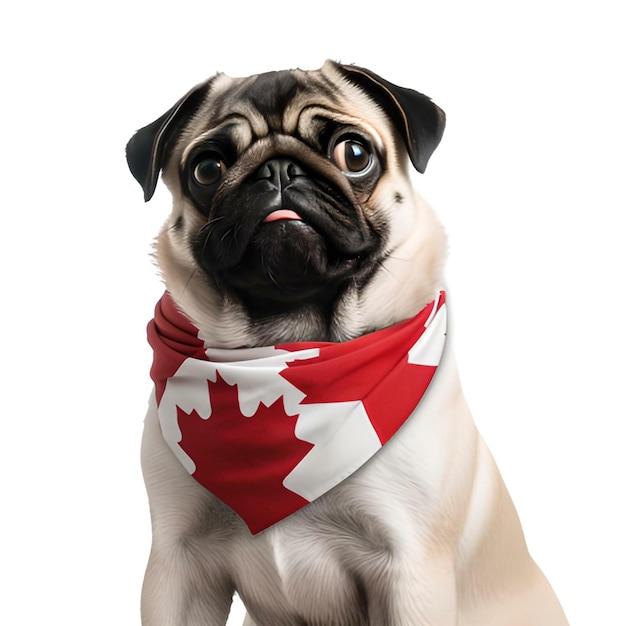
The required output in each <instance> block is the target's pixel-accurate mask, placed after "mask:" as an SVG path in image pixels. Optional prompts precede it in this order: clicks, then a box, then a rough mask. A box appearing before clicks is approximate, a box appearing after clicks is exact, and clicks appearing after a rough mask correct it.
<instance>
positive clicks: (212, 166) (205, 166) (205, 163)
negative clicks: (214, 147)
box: [193, 155, 226, 187]
mask: <svg viewBox="0 0 626 626" xmlns="http://www.w3.org/2000/svg"><path fill="white" fill-rule="evenodd" d="M225 171H226V165H225V164H224V161H222V159H220V158H219V156H217V155H206V156H204V157H202V158H201V159H200V160H199V161H197V163H196V165H195V166H194V168H193V178H194V180H195V181H196V182H197V183H198V184H199V185H202V186H204V187H208V186H210V185H215V184H217V183H218V182H219V181H220V179H221V178H222V174H223V173H224V172H225Z"/></svg>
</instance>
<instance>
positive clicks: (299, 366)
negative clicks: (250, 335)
mask: <svg viewBox="0 0 626 626" xmlns="http://www.w3.org/2000/svg"><path fill="white" fill-rule="evenodd" d="M445 336H446V307H445V294H444V292H443V291H442V292H440V293H439V294H438V295H437V297H436V298H435V299H434V300H433V301H432V302H430V303H429V304H428V305H427V306H426V307H425V308H424V309H423V310H422V311H421V312H420V313H419V314H418V315H416V316H415V317H414V318H412V319H410V320H406V321H404V322H400V323H399V324H395V325H394V326H390V327H388V328H385V329H383V330H379V331H376V332H373V333H370V334H367V335H363V336H362V337H359V338H357V339H353V340H351V341H346V342H343V343H329V342H319V343H309V342H307V343H287V344H280V345H276V346H269V347H262V348H251V349H236V350H223V349H213V348H208V347H206V346H205V345H204V344H203V342H202V340H200V339H199V338H198V329H197V328H195V327H194V326H193V325H192V324H191V322H190V321H189V320H188V319H187V318H186V317H185V316H184V315H183V314H182V313H181V312H180V311H179V310H178V309H177V307H176V305H175V304H174V302H173V300H172V298H171V297H170V295H169V294H168V293H165V295H164V296H163V297H162V298H161V300H160V301H159V302H158V304H157V306H156V310H155V317H154V319H153V320H152V321H151V322H150V323H149V325H148V341H149V343H150V345H151V346H152V348H153V350H154V361H153V364H152V369H151V370H150V375H151V377H152V379H153V380H154V384H155V398H156V410H157V411H158V417H159V421H160V424H161V430H162V432H163V436H164V438H165V440H166V441H167V443H168V444H169V446H170V447H171V449H172V450H173V452H174V454H175V455H176V456H177V457H178V459H179V460H180V462H181V463H182V464H183V466H184V467H185V468H186V469H187V471H188V472H189V473H190V474H191V475H192V476H193V477H194V478H195V479H196V480H197V481H198V482H199V483H200V484H201V485H203V486H204V487H205V488H206V489H208V490H209V491H210V492H211V493H213V494H214V495H215V496H217V497H218V498H220V499H221V500H222V501H223V502H225V503H226V504H227V505H229V506H230V507H231V508H232V509H234V510H235V511H236V512H237V513H238V514H239V516H240V517H241V518H242V519H243V520H244V522H245V523H246V524H247V525H248V528H249V529H250V531H251V532H252V533H253V534H256V533H258V532H260V531H262V530H264V529H266V528H268V527H269V526H271V525H273V524H275V523H276V522H278V521H280V520H281V519H284V518H285V517H287V516H288V515H291V514H292V513H294V512H295V511H297V510H298V509H301V508H302V507H304V506H305V505H307V504H308V503H309V502H312V501H313V500H315V499H316V498H319V497H320V496H321V495H322V494H324V493H325V492H327V491H329V490H330V489H332V488H333V487H334V486H336V485H337V484H339V483H340V482H341V481H342V480H344V479H345V478H347V477H348V476H350V475H351V474H352V473H354V472H355V471H356V470H357V469H359V468H360V467H361V466H362V465H363V464H364V463H365V462H366V461H368V460H369V459H370V458H371V457H372V456H374V454H376V452H377V451H378V450H380V448H381V447H382V446H383V445H384V444H385V443H386V442H387V441H389V439H390V438H391V437H392V436H393V435H394V434H395V433H396V432H397V431H398V429H399V428H400V427H401V426H402V424H404V422H406V420H407V419H409V418H410V417H411V416H412V415H413V414H414V413H415V412H416V410H417V409H416V408H417V406H418V403H419V401H420V400H421V398H422V396H423V395H424V393H425V392H426V389H427V387H428V385H429V383H430V381H431V380H432V378H433V376H434V374H435V370H436V369H437V366H438V364H439V361H440V359H441V355H442V352H443V348H444V344H445ZM150 410H154V406H153V407H152V408H151V409H150Z"/></svg>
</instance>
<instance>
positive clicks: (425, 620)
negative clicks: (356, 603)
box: [367, 555, 457, 626]
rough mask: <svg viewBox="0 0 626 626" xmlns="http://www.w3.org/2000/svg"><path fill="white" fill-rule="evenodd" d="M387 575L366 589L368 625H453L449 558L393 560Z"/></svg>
mask: <svg viewBox="0 0 626 626" xmlns="http://www.w3.org/2000/svg"><path fill="white" fill-rule="evenodd" d="M387 574H388V576H387V579H386V580H385V581H384V582H383V580H381V579H379V580H377V581H376V582H375V583H372V584H370V585H369V589H368V590H367V618H368V621H367V623H368V624H371V625H372V626H456V625H457V609H456V599H457V598H456V585H455V574H454V566H453V560H452V558H446V557H445V556H444V555H440V556H439V557H438V558H436V559H433V560H430V559H429V561H428V563H427V564H425V566H424V567H420V568H417V567H416V566H415V564H411V565H410V564H402V563H396V564H395V565H394V566H392V567H390V568H389V570H388V572H387Z"/></svg>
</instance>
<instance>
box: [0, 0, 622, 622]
mask: <svg viewBox="0 0 626 626" xmlns="http://www.w3.org/2000/svg"><path fill="white" fill-rule="evenodd" d="M12 4H13V5H14V6H13V7H12V8H6V7H5V8H4V9H2V13H3V14H2V16H0V24H1V26H0V29H1V33H0V35H1V36H0V48H1V49H0V53H1V55H0V58H1V59H2V78H1V83H0V84H1V85H2V96H1V98H0V107H1V110H2V134H1V138H2V143H1V150H0V159H1V167H0V172H1V176H2V178H1V187H0V191H1V197H2V228H1V231H0V233H1V234H0V236H1V238H2V244H1V246H0V255H1V257H0V271H1V272H2V289H3V293H2V330H3V332H2V376H1V381H2V382H1V384H2V396H1V397H2V399H3V407H4V410H3V412H2V415H1V416H0V419H1V423H2V431H1V432H2V435H1V437H2V438H1V446H2V447H1V453H0V462H1V463H2V467H1V472H2V473H1V476H2V485H1V489H2V492H1V493H2V509H1V510H2V512H1V517H0V525H1V532H0V541H1V542H2V545H1V546H0V568H1V569H0V576H1V577H2V580H1V581H0V590H1V592H0V593H1V595H2V599H1V600H0V623H2V624H7V625H8V624H10V625H11V626H22V625H28V626H31V625H33V626H34V625H35V624H44V623H45V624H64V625H66V626H79V625H80V626H84V625H85V624H89V625H90V626H98V625H103V626H104V625H106V626H110V625H111V624H119V625H129V626H138V625H139V609H138V606H139V593H140V586H141V579H142V575H143V569H144V566H145V561H146V558H147V552H148V550H149V542H150V528H149V517H148V508H147V501H146V497H145V494H144V490H143V484H142V481H141V475H140V468H139V461H138V449H139V439H140V435H141V427H142V419H143V413H144V409H145V403H146V399H147V396H148V394H149V391H150V381H149V378H148V368H149V364H150V359H151V355H150V353H149V349H148V346H147V344H146V342H145V324H146V322H147V320H148V319H149V318H150V316H151V313H152V308H153V305H154V302H155V301H156V299H157V298H158V296H159V295H160V293H161V285H160V283H159V280H158V278H157V276H156V273H155V271H154V268H153V267H152V265H151V263H150V260H149V251H150V242H151V239H152V237H153V236H154V235H155V234H156V231H157V230H158V228H159V225H160V224H161V223H162V221H163V220H164V218H165V216H166V214H167V212H168V202H169V200H168V196H167V194H166V192H165V191H164V188H163V187H162V186H159V189H158V192H157V194H156V196H155V198H154V199H153V201H152V202H151V203H150V204H148V205H144V203H143V200H142V193H141V189H140V187H139V186H138V185H137V183H136V182H135V181H134V179H133V178H132V177H131V175H130V173H129V172H128V170H127V169H126V164H125V159H124V146H125V144H126V141H127V140H128V139H129V138H130V136H131V134H132V133H133V132H134V131H135V130H136V129H137V128H139V127H141V126H143V125H145V124H147V123H149V122H151V121H152V120H153V119H155V118H156V117H158V116H160V115H161V114H162V113H163V112H164V111H165V110H166V109H167V108H169V106H171V105H172V104H173V103H174V101H176V100H177V99H178V97H179V96H181V95H182V94H183V93H184V92H185V91H186V90H187V89H188V88H190V87H191V86H193V85H194V84H196V83H197V82H199V81H201V80H203V79H204V78H206V77H208V76H209V75H212V74H213V73H214V72H216V71H218V70H219V71H224V72H226V73H228V74H231V75H235V76H236V75H247V74H250V73H255V72H258V71H265V70H269V69H280V68H286V67H294V66H300V67H302V68H304V69H313V68H317V67H319V66H320V65H321V64H322V62H323V61H324V59H326V58H327V57H330V58H333V59H336V60H340V61H343V62H355V63H357V64H359V65H363V66H366V67H369V68H370V69H372V70H374V71H376V72H377V73H379V74H381V75H383V76H384V77H385V78H387V79H389V80H391V81H393V82H396V83H398V84H401V85H404V86H408V87H413V88H415V89H418V90H420V91H423V92H424V93H426V94H428V95H430V96H431V97H432V98H433V99H434V100H435V101H436V102H437V103H439V104H440V105H441V106H442V107H443V108H444V109H445V110H446V112H447V114H448V127H447V130H446V134H445V136H444V140H443V142H442V144H441V146H440V148H439V149H438V151H437V152H436V153H435V155H434V157H433V159H432V161H431V163H430V165H429V168H428V170H427V172H426V174H425V175H424V176H417V177H416V180H417V182H418V185H419V187H420V190H421V191H422V193H423V195H424V196H425V197H426V198H427V199H428V200H429V201H430V202H431V203H432V204H433V205H434V207H435V208H436V210H437V211H438V213H439V215H440V216H441V219H442V220H443V222H444V224H445V225H446V227H447V231H448V235H449V261H448V271H447V276H448V280H447V283H448V289H449V295H450V299H451V303H452V311H453V319H454V330H453V337H454V344H455V348H456V352H457V355H458V360H459V363H460V369H461V376H462V380H463V382H464V388H465V391H466V395H467V397H468V400H469V403H470V406H471V407H472V409H473V413H474V415H475V419H476V422H477V424H478V426H479V429H480V430H481V432H482V434H483V435H484V437H485V439H486V440H487V442H488V444H489V446H490V448H491V450H492V452H493V453H494V456H495V457H496V459H497V462H498V464H499V467H500V469H501V471H502V473H503V475H504V477H505V480H506V482H507V484H508V486H509V489H510V491H511V492H512V495H513V498H514V500H515V502H516V505H517V508H518V510H519V513H520V516H521V518H522V522H523V525H524V527H525V530H526V535H527V540H528V544H529V546H530V550H531V552H532V554H533V555H534V556H535V558H536V560H537V561H538V562H539V563H540V565H541V566H542V568H543V569H544V571H545V572H546V573H547V575H548V577H549V578H550V580H551V582H552V584H553V586H554V588H555V590H556V591H557V593H558V595H559V597H560V599H561V601H562V603H563V605H564V607H565V609H566V612H567V613H568V615H569V617H570V620H571V624H572V626H574V625H576V626H584V625H590V624H602V625H607V626H612V625H613V624H615V625H622V626H623V625H624V624H626V609H625V603H624V590H625V589H626V574H625V572H626V567H625V564H624V559H625V557H626V549H625V541H624V528H626V514H625V513H624V511H625V507H624V494H625V486H624V482H625V477H626V463H625V461H624V456H625V455H624V452H623V448H624V436H623V433H624V418H625V417H626V407H625V402H624V394H623V388H624V386H625V385H626V380H625V374H626V366H625V364H624V351H625V349H626V336H625V335H626V334H625V330H624V323H625V318H626V302H625V287H624V282H625V281H624V269H625V268H626V253H625V246H624V212H625V210H626V200H625V198H626V192H625V181H624V172H625V170H626V158H625V144H626V123H625V121H624V120H625V116H626V113H625V112H626V94H625V92H624V82H625V81H624V74H625V71H624V65H625V61H626V46H625V44H624V41H625V39H626V38H625V37H624V21H625V18H624V17H623V16H622V9H621V8H620V2H619V1H618V0H615V2H610V1H609V0H593V1H589V2H581V1H578V0H567V1H565V0H563V1H556V0H528V1H526V2H523V3H522V2H519V3H513V2H503V1H502V0H500V1H498V0H474V1H472V2H467V1H465V0H456V1H434V0H428V1H427V2H426V1H421V0H418V1H415V2H411V3H408V2H405V1H402V2H396V1H394V0H385V2H382V3H380V4H378V3H374V2H371V3H345V4H342V3H340V2H338V1H333V2H324V1H320V0H316V1H315V2H311V3H310V5H309V4H306V3H302V2H296V1H295V0H293V2H290V3H279V2H276V3H271V2H251V3H250V7H246V6H245V5H242V4H235V3H234V2H229V1H228V0H223V1H222V2H208V1H206V0H205V1H203V2H197V3H193V2H185V1H183V0H177V2H171V3H169V4H164V3H159V2H154V1H151V2H148V1H147V0H140V1H137V2H132V1H130V0H128V1H127V2H123V3H122V2H106V3H99V4H94V3H88V2H80V3H79V2H71V1H63V0H59V1H58V2H43V1H40V2H37V1H35V2H30V3H21V4H19V8H16V6H18V3H12ZM348 7H353V8H348ZM408 9H410V12H408ZM239 615H240V614H239ZM230 623H231V622H229V624H230ZM233 623H240V619H239V618H238V619H237V620H233ZM433 626H436V625H433Z"/></svg>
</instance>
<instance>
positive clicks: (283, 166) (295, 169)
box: [256, 158, 306, 189]
mask: <svg viewBox="0 0 626 626" xmlns="http://www.w3.org/2000/svg"><path fill="white" fill-rule="evenodd" d="M299 176H306V172H305V171H304V170H303V169H302V168H301V167H300V165H299V164H298V163H296V162H295V161H292V160H291V159H286V158H277V159H270V160H269V161H266V162H265V163H263V165H261V167H260V168H259V169H258V171H257V173H256V178H257V180H267V181H269V182H270V183H271V184H272V185H273V186H274V187H276V189H284V188H285V187H288V186H289V185H290V184H291V183H292V182H293V180H294V179H295V178H298V177H299Z"/></svg>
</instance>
